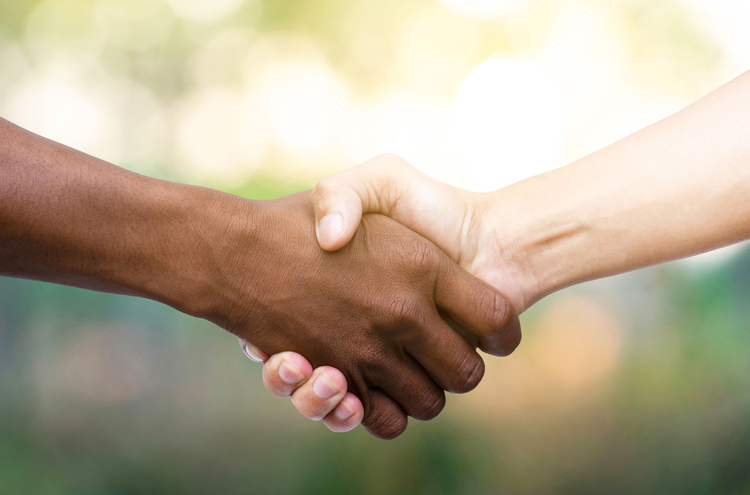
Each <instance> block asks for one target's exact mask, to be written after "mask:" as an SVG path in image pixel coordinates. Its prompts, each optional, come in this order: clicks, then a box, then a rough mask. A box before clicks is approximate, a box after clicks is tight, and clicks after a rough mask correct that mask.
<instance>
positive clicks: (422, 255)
mask: <svg viewBox="0 0 750 495" xmlns="http://www.w3.org/2000/svg"><path fill="white" fill-rule="evenodd" d="M409 262H410V263H411V265H412V266H414V267H417V268H420V269H422V270H427V271H431V270H433V269H434V268H435V267H436V266H437V263H438V254H437V252H436V251H435V250H434V249H432V247H431V246H429V245H428V244H427V243H425V242H424V241H422V240H420V239H415V240H414V242H412V244H411V246H409Z"/></svg>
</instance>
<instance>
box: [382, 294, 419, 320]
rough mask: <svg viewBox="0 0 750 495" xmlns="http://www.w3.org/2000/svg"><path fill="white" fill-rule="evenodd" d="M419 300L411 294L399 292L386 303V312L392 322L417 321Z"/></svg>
mask: <svg viewBox="0 0 750 495" xmlns="http://www.w3.org/2000/svg"><path fill="white" fill-rule="evenodd" d="M419 307H420V300H419V298H417V297H415V296H414V295H411V294H399V295H396V296H394V297H393V298H392V299H391V300H390V301H389V303H388V308H387V314H388V315H389V316H390V318H391V320H392V321H393V322H394V323H417V322H418V321H419Z"/></svg>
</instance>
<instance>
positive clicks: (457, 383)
mask: <svg viewBox="0 0 750 495" xmlns="http://www.w3.org/2000/svg"><path fill="white" fill-rule="evenodd" d="M483 376H484V361H482V358H481V357H480V356H479V354H477V353H471V354H466V356H464V358H463V359H462V360H461V361H460V362H459V364H458V366H457V367H456V373H455V378H454V381H453V384H452V387H451V390H450V392H453V393H457V394H463V393H466V392H470V391H472V390H474V389H475V388H476V387H477V385H479V382H481V381H482V377H483Z"/></svg>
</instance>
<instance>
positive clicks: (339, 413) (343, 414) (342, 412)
mask: <svg viewBox="0 0 750 495" xmlns="http://www.w3.org/2000/svg"><path fill="white" fill-rule="evenodd" d="M333 414H334V415H335V416H336V417H337V418H338V419H340V420H344V419H349V418H351V417H352V416H354V409H352V407H351V406H350V405H349V404H347V403H346V402H341V403H339V405H338V406H336V409H334V411H333Z"/></svg>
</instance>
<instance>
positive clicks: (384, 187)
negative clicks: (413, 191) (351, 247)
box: [311, 155, 417, 251]
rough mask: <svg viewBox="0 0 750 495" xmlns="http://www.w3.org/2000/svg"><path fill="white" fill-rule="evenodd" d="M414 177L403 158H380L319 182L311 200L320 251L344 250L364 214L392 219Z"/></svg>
mask: <svg viewBox="0 0 750 495" xmlns="http://www.w3.org/2000/svg"><path fill="white" fill-rule="evenodd" d="M415 173H417V172H416V169H414V168H413V167H411V165H409V164H408V163H406V161H404V160H402V159H401V158H399V157H397V156H395V155H381V156H377V157H375V158H373V159H371V160H368V161H366V162H364V163H362V164H361V165H357V166H356V167H352V168H350V169H347V170H344V171H342V172H339V173H338V174H335V175H332V176H330V177H326V178H325V179H322V180H321V181H320V182H318V184H317V185H316V186H315V189H313V192H312V196H311V200H312V206H313V210H314V211H315V229H316V235H317V237H318V243H319V244H320V247H322V248H323V249H325V250H326V251H336V250H337V249H341V248H342V247H344V246H345V245H346V244H347V243H348V242H349V241H350V240H351V238H352V236H354V233H355V232H356V231H357V228H358V227H359V222H360V221H361V220H362V215H363V214H364V213H382V214H384V215H390V213H391V211H392V209H393V207H394V206H395V204H396V201H398V198H399V197H400V196H401V194H402V191H403V188H404V187H405V184H408V183H409V179H410V178H411V177H413V176H414V174H415Z"/></svg>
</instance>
